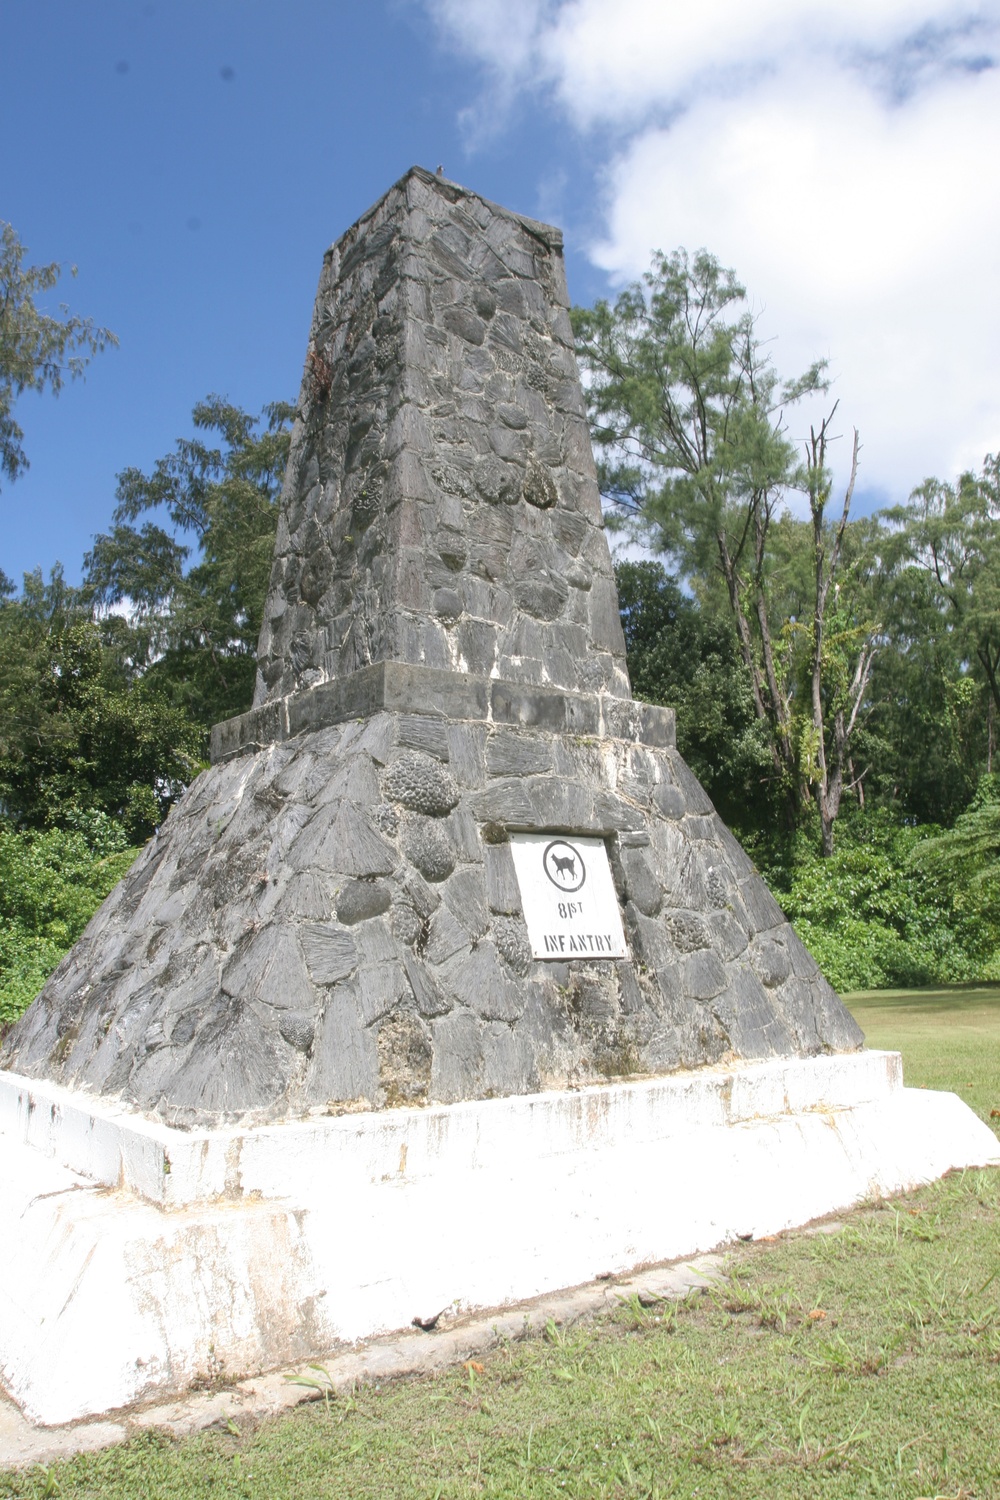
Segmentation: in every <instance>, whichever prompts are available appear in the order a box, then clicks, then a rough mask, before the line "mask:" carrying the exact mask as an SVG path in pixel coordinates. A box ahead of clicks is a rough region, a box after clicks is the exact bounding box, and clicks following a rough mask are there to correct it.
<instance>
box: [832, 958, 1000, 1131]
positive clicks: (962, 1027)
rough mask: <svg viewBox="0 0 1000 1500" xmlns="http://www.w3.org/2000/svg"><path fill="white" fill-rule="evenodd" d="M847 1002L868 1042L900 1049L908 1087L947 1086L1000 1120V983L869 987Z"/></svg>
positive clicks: (994, 1121) (995, 1120)
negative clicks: (993, 1112)
mask: <svg viewBox="0 0 1000 1500" xmlns="http://www.w3.org/2000/svg"><path fill="white" fill-rule="evenodd" d="M847 1003H848V1005H849V1006H850V1009H851V1012H852V1014H853V1015H854V1016H855V1018H856V1020H857V1022H858V1024H859V1025H860V1026H861V1028H862V1030H863V1031H864V1033H865V1039H866V1041H867V1043H868V1046H869V1047H889V1048H892V1049H893V1050H894V1051H896V1052H902V1054H903V1077H904V1080H905V1082H906V1084H907V1085H908V1086H909V1087H911V1088H928V1089H950V1090H951V1091H952V1092H953V1093H956V1094H961V1096H962V1098H963V1099H964V1100H965V1101H966V1103H967V1104H970V1105H971V1106H972V1108H973V1109H974V1110H975V1111H976V1113H977V1114H978V1115H980V1116H981V1118H982V1119H984V1120H987V1121H988V1122H989V1123H990V1124H991V1125H994V1126H996V1125H998V1124H1000V1118H998V1117H996V1116H994V1117H993V1118H992V1119H991V1118H990V1111H991V1110H994V1109H996V1110H1000V985H953V986H949V987H948V988H947V989H939V990H867V991H865V992H864V993H862V994H857V995H848V996H847Z"/></svg>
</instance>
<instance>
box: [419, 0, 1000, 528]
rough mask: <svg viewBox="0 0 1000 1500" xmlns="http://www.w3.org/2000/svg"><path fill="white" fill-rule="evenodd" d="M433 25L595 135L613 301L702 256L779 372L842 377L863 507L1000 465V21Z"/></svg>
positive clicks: (476, 16) (960, 16)
mask: <svg viewBox="0 0 1000 1500" xmlns="http://www.w3.org/2000/svg"><path fill="white" fill-rule="evenodd" d="M433 4H434V12H435V15H436V16H437V18H438V20H439V22H440V23H441V24H442V25H443V26H445V28H446V29H448V30H449V34H450V35H451V36H452V37H453V38H455V39H457V40H459V41H460V42H461V44H462V45H463V46H464V47H465V48H466V49H467V50H470V51H472V52H474V53H475V55H477V56H478V57H479V58H480V59H481V61H483V62H484V63H486V64H488V65H489V67H490V68H491V69H492V70H493V72H494V74H495V76H496V77H497V79H498V80H499V82H500V85H501V87H503V88H506V89H509V88H512V87H516V86H518V85H525V86H533V85H538V84H540V83H543V84H544V85H545V87H546V89H547V91H548V92H549V93H550V95H554V97H556V98H557V99H558V101H560V104H561V107H562V109H563V111H564V112H565V115H566V117H567V118H568V119H569V120H570V121H571V123H572V124H573V126H574V127H575V128H576V129H577V130H579V131H581V132H589V140H590V143H591V146H592V147H593V148H594V149H595V150H596V152H597V153H598V157H599V160H600V162H601V165H602V176H601V181H602V182H603V190H604V195H605V210H606V215H605V222H606V233H605V235H604V236H603V238H602V239H601V241H600V243H598V244H595V245H594V246H593V247H591V253H592V257H593V259H594V261H595V263H596V264H598V265H599V266H601V267H603V268H604V269H605V270H606V271H607V272H608V273H609V274H610V276H611V277H612V279H613V280H615V281H621V280H625V279H628V278H630V277H632V276H635V275H636V274H638V273H639V272H640V271H641V270H642V269H644V268H645V266H646V265H647V264H648V262H649V253H650V250H651V249H653V248H654V247H655V248H661V249H664V250H671V249H673V248H674V247H675V246H677V245H680V244H684V245H687V246H688V247H689V248H691V249H694V248H697V247H698V246H701V245H705V246H707V248H708V249H710V250H711V251H713V253H715V254H716V255H717V256H718V257H719V258H720V260H722V261H723V262H724V263H725V264H727V265H732V266H734V267H735V268H736V270H737V272H738V273H739V275H740V277H741V278H742V280H743V281H744V282H745V283H746V285H747V286H748V288H749V289H750V291H751V294H752V297H753V300H754V302H755V304H756V305H758V306H761V307H762V309H763V312H762V325H763V327H764V329H765V330H766V331H767V332H769V333H772V334H774V335H777V340H776V343H775V345H774V352H775V358H776V361H777V363H778V365H779V368H781V369H782V370H784V371H787V372H789V373H790V372H792V371H794V370H795V369H796V368H798V367H801V366H803V365H805V364H807V363H808V362H809V361H810V360H811V359H812V358H815V357H817V356H828V357H829V358H830V360H831V367H832V370H833V373H834V374H835V375H836V377H837V382H836V387H835V393H836V394H837V395H838V396H839V397H840V399H841V409H840V415H841V416H842V417H843V420H844V423H845V426H848V427H849V426H850V425H853V424H855V423H856V424H857V425H858V426H859V427H860V428H861V432H862V440H863V442H864V453H863V474H862V480H863V484H864V486H865V487H866V488H867V487H875V488H882V489H884V490H885V491H886V492H887V493H888V494H889V495H890V496H891V497H892V498H894V499H896V498H902V497H903V496H905V495H906V494H907V493H908V491H909V489H910V488H911V487H912V486H913V485H914V484H915V483H917V482H919V480H920V479H922V478H923V477H924V476H925V474H927V473H931V472H935V473H938V474H941V475H942V476H944V475H950V474H951V473H953V472H954V471H956V470H957V469H958V468H959V467H961V466H963V465H966V464H978V462H979V461H980V460H981V459H982V457H983V454H984V453H985V452H986V451H987V449H991V448H992V449H996V448H997V447H998V446H1000V380H998V378H997V351H998V349H1000V277H998V276H997V275H996V272H995V262H996V259H997V252H998V248H1000V195H997V193H996V191H995V187H994V182H995V177H996V165H995V163H996V162H997V160H998V159H1000V70H996V71H994V70H993V68H992V67H990V66H986V64H987V62H988V61H989V59H990V58H991V56H992V50H994V49H996V50H997V51H998V52H1000V46H998V32H1000V26H998V22H1000V6H998V5H997V4H996V3H993V4H990V5H982V6H979V7H976V8H974V9H970V8H969V7H967V6H966V7H961V6H958V5H952V4H948V3H946V0H867V3H863V0H837V3H835V4H834V3H830V0H754V3H752V4H748V3H747V0H702V3H701V4H700V5H699V6H698V7H694V6H691V5H690V4H689V3H687V4H681V3H677V0H658V3H653V0H614V3H611V0H564V3H562V4H558V3H554V4H549V5H545V4H543V3H540V0H538V3H535V0H521V3H520V4H517V3H511V0H505V3H496V0H476V3H475V4H472V3H470V0H465V3H458V0H433ZM480 38H483V39H485V40H482V41H480ZM602 143H603V144H602Z"/></svg>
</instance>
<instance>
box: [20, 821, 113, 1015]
mask: <svg viewBox="0 0 1000 1500" xmlns="http://www.w3.org/2000/svg"><path fill="white" fill-rule="evenodd" d="M70 821H71V823H72V825H73V826H71V827H68V828H50V829H47V830H45V831H44V832H40V831H37V830H29V831H24V830H18V829H16V828H12V827H10V826H9V825H8V824H4V823H3V822H0V1026H3V1025H5V1024H7V1023H9V1022H11V1021H14V1020H16V1019H17V1017H18V1016H19V1015H20V1014H21V1012H22V1011H23V1010H25V1009H26V1008H27V1006H28V1005H29V1004H30V1003H31V1001H32V1000H33V999H34V997H35V995H36V994H37V993H38V991H39V990H40V989H41V987H42V985H43V984H44V983H45V980H46V979H47V978H48V976H49V974H50V973H51V971H52V970H53V969H54V968H55V966H56V964H57V963H58V962H59V960H60V959H61V958H62V956H63V954H64V953H65V952H66V950H67V949H68V948H69V947H70V946H71V945H72V944H73V943H74V942H75V941H76V939H77V938H78V937H79V935H80V933H81V932H82V931H83V929H84V927H85V926H86V925H87V923H88V922H89V920H90V918H91V916H92V915H93V914H94V912H95V911H96V910H97V907H98V906H99V905H100V903H101V902H102V901H103V900H104V898H105V896H106V895H107V894H108V892H109V891H110V890H111V889H112V888H113V887H114V886H115V885H116V884H117V882H118V881H119V880H120V879H121V877H122V876H123V875H124V874H125V871H126V870H127V869H128V867H129V865H130V864H131V863H132V860H133V859H134V858H135V856H136V853H137V852H138V851H137V850H136V849H133V848H130V847H129V845H128V840H127V838H126V836H125V832H124V830H123V829H122V827H121V826H120V825H119V824H117V823H115V822H113V821H112V819H110V818H109V817H108V816H107V814H106V813H103V812H100V811H95V812H89V813H74V814H71V815H70Z"/></svg>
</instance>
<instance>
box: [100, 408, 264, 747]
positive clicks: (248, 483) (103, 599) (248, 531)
mask: <svg viewBox="0 0 1000 1500" xmlns="http://www.w3.org/2000/svg"><path fill="white" fill-rule="evenodd" d="M293 416H294V409H293V408H292V407H290V406H287V405H283V404H281V403H274V404H273V405H270V406H267V407H265V409H264V411H263V413H262V414H261V416H260V417H251V416H249V415H248V414H247V413H246V412H244V411H241V410H240V408H239V407H236V406H233V405H232V404H231V403H229V402H227V401H225V400H223V399H222V397H220V396H209V397H208V398H207V399H206V400H205V401H202V402H200V403H199V404H198V405H197V406H196V407H195V408H194V412H193V422H194V426H195V429H196V431H197V432H198V433H199V434H206V435H212V434H214V435H216V437H217V439H218V441H217V442H216V443H214V444H213V443H212V442H211V441H207V440H203V438H202V437H201V436H197V437H195V438H193V439H192V438H186V439H181V440H179V441H178V443H177V445H176V449H175V451H174V452H173V453H172V454H169V455H168V456H167V457H165V458H161V459H159V460H158V462H157V463H156V464H155V466H154V468H153V472H152V473H151V474H148V475H147V474H143V473H141V472H140V471H139V470H138V469H126V470H125V471H124V472H123V473H121V474H120V475H119V476H118V505H117V508H116V509H115V512H114V517H113V521H114V526H113V529H112V530H111V532H110V533H108V534H106V535H100V536H97V537H95V539H94V547H93V550H92V551H91V552H89V553H88V554H87V556H86V558H85V560H84V565H85V568H86V583H85V592H86V596H87V598H88V599H89V600H90V601H91V602H92V603H93V604H95V605H97V606H99V607H100V606H103V607H107V606H109V605H117V604H121V603H122V602H124V601H127V602H128V605H129V608H130V610H131V611H132V619H133V622H134V626H135V629H136V632H137V633H138V634H139V635H141V637H142V639H143V642H144V661H143V666H144V669H145V672H144V677H145V681H146V682H147V683H148V684H149V685H150V687H155V688H156V689H158V690H159V691H160V692H161V693H162V694H163V695H165V696H167V697H169V699H170V700H171V701H172V702H173V703H174V704H175V705H176V706H178V707H179V708H182V709H183V710H184V711H185V713H187V714H188V715H189V716H191V717H192V718H194V719H195V720H196V721H197V722H198V723H199V724H201V725H202V726H203V727H204V728H205V729H206V730H207V729H208V728H210V727H211V725H212V724H214V723H217V722H218V721H219V720H220V719H226V718H229V717H231V716H232V715H234V714H238V713H242V712H243V711H244V709H246V708H249V706H250V703H251V701H252V698H253V689H254V676H255V670H256V651H257V638H258V636H259V634H260V627H261V623H262V619H263V612H264V600H265V596H266V593H267V584H268V578H269V576H270V571H271V561H272V557H273V553H274V535H275V530H276V528H277V524H278V501H279V497H280V493H281V484H282V480H283V477H284V472H285V464H286V462H287V458H288V444H289V437H290V424H291V421H292V418H293ZM262 424H263V427H262ZM153 512H162V513H163V514H164V516H165V521H166V525H161V524H160V523H159V522H158V521H153V520H151V519H142V518H143V517H149V516H150V515H151V514H152V513H153ZM140 520H141V524H137V523H139V522H140ZM192 552H195V553H196V557H195V561H194V562H193V564H192V565H190V566H189V563H190V561H191V556H192Z"/></svg>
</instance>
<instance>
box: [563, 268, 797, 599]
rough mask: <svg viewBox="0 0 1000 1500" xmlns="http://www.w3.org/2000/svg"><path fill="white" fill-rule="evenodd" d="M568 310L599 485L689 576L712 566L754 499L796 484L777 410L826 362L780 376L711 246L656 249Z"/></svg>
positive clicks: (741, 294)
mask: <svg viewBox="0 0 1000 1500" xmlns="http://www.w3.org/2000/svg"><path fill="white" fill-rule="evenodd" d="M572 320H573V329H574V333H575V335H576V340H577V352H578V355H579V357H580V359H581V361H582V363H583V364H584V366H585V368H586V369H587V371H588V373H589V375H590V382H589V384H588V386H587V398H588V403H589V407H590V416H591V429H592V433H593V437H594V441H595V443H596V444H597V446H598V448H599V449H600V450H601V451H602V452H603V453H604V455H605V458H604V463H603V465H602V467H601V480H602V484H601V488H602V492H603V493H604V494H605V495H607V497H608V498H609V499H611V500H612V501H613V502H614V503H615V505H616V506H617V507H618V508H619V510H620V511H622V512H623V513H625V514H626V515H633V516H638V517H640V518H641V519H642V521H643V522H644V523H645V524H646V525H647V526H653V527H655V528H656V529H657V532H658V546H659V548H660V550H664V551H672V552H673V551H676V552H677V553H678V554H679V556H680V557H681V559H682V566H683V570H684V571H685V572H686V573H688V572H690V573H701V572H704V571H706V570H709V569H711V568H713V567H714V566H715V565H716V547H717V537H718V533H719V532H720V530H721V531H724V532H728V533H729V538H730V550H737V549H739V547H740V546H741V545H742V541H743V531H744V527H745V514H746V502H747V501H751V502H752V500H753V497H761V496H763V495H766V494H769V493H772V492H774V491H777V490H780V489H782V488H783V487H785V486H787V485H788V484H790V483H791V482H792V477H793V471H794V469H795V450H794V448H793V446H792V444H791V443H790V442H789V441H788V440H787V438H786V437H785V433H784V427H783V423H782V420H781V413H782V411H783V410H784V408H785V407H786V406H788V405H789V404H790V403H792V402H795V401H798V400H799V399H800V398H801V397H802V396H803V395H805V394H806V393H807V392H809V391H815V390H819V389H822V388H823V387H824V381H823V365H822V364H821V363H817V364H815V365H813V366H811V367H810V369H809V370H807V371H806V372H805V374H804V375H802V376H800V377H799V378H798V379H796V380H790V381H782V380H781V379H780V377H779V376H778V374H777V372H776V371H775V369H774V367H773V365H772V364H771V362H770V359H769V357H768V356H767V354H766V353H765V352H764V350H763V347H762V345H761V343H760V340H759V339H758V338H757V336H756V332H755V327H754V318H753V314H752V313H751V312H750V311H749V310H748V309H747V307H746V290H745V288H744V287H743V286H741V285H740V283H739V281H738V280H737V279H736V276H735V273H734V272H733V271H729V270H725V269H724V268H723V267H722V266H721V265H720V264H719V262H718V261H717V260H716V259H715V257H714V256H712V255H709V254H708V253H707V251H704V250H700V251H698V253H697V254H696V255H694V256H693V257H692V256H689V255H688V253H687V251H685V250H677V251H675V252H674V253H673V254H672V255H663V254H660V253H656V254H655V255H654V256H653V265H652V269H651V270H650V271H648V272H647V273H646V275H645V276H644V277H643V280H642V283H641V284H638V283H637V284H635V285H633V286H630V287H627V288H626V289H625V290H624V291H623V292H621V293H620V294H619V296H618V298H617V299H616V301H615V303H614V304H613V305H611V304H609V303H608V302H605V301H599V302H597V303H596V304H595V305H594V307H592V308H580V307H575V308H574V309H573V311H572Z"/></svg>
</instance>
